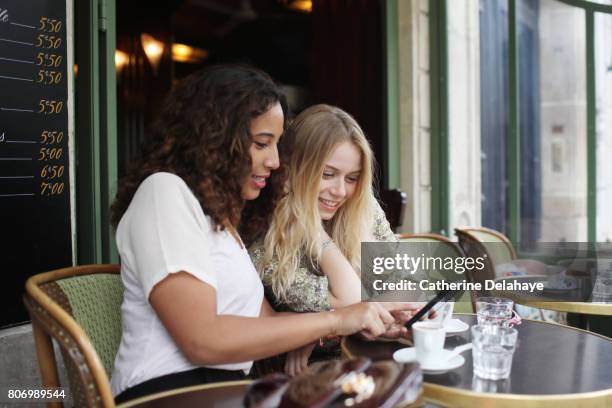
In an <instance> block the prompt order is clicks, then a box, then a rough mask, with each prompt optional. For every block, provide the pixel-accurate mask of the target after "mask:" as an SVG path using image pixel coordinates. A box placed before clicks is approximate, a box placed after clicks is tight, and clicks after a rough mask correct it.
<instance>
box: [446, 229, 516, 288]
mask: <svg viewBox="0 0 612 408" xmlns="http://www.w3.org/2000/svg"><path fill="white" fill-rule="evenodd" d="M455 234H456V235H457V238H458V239H459V244H460V245H461V248H462V249H463V252H465V254H466V255H467V256H469V257H472V258H477V257H484V264H485V267H484V269H483V270H481V271H479V270H477V269H473V270H472V271H471V273H469V274H468V276H469V277H470V279H471V280H472V281H473V282H480V283H482V284H483V286H484V283H485V281H486V280H490V279H495V278H496V273H495V265H500V264H503V263H508V262H510V261H512V260H514V259H516V251H515V249H514V246H513V245H512V243H511V242H510V240H509V239H508V238H507V237H506V236H505V235H504V234H502V233H501V232H499V231H495V230H492V229H490V228H485V227H465V228H455ZM488 294H489V293H488V292H486V291H482V292H481V293H479V294H478V295H479V296H483V295H488Z"/></svg>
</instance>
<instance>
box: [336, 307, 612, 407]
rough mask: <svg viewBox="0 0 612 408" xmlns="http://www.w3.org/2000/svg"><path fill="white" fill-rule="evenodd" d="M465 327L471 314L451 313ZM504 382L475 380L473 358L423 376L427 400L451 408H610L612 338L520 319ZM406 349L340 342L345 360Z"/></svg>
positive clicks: (459, 338) (451, 341) (463, 338)
mask: <svg viewBox="0 0 612 408" xmlns="http://www.w3.org/2000/svg"><path fill="white" fill-rule="evenodd" d="M454 317H455V318H458V319H461V320H462V321H464V322H465V323H467V324H468V325H470V326H471V325H474V324H476V316H475V315H473V314H455V315H454ZM517 329H518V335H519V336H518V345H517V348H516V350H515V352H514V357H513V362H512V371H511V374H510V378H509V379H507V380H499V381H492V380H483V379H480V378H478V377H476V376H474V375H473V368H472V353H471V351H467V352H464V353H463V356H464V357H465V364H463V366H461V367H459V368H456V369H454V370H450V371H448V372H446V373H444V374H439V375H429V374H425V375H424V385H423V391H424V394H423V397H424V399H425V401H427V402H430V403H434V404H439V405H442V406H452V407H474V406H483V407H516V406H519V404H520V406H521V407H527V408H528V407H538V408H544V407H555V408H562V407H580V406H582V407H587V406H588V407H602V408H604V407H612V339H610V338H608V337H604V336H601V335H598V334H594V333H590V332H587V331H584V330H580V329H575V328H573V327H569V326H563V325H559V324H554V323H546V322H539V321H534V320H523V323H522V324H521V325H519V326H517ZM470 337H471V335H470V331H469V330H466V331H464V332H462V333H459V334H455V335H447V338H446V344H445V348H447V349H451V348H454V347H456V346H458V345H461V344H465V343H467V342H469V341H471V339H470ZM403 347H405V345H402V344H400V343H397V342H368V341H365V340H363V339H361V338H359V337H356V336H350V337H346V338H344V339H343V341H342V352H343V354H344V355H345V356H347V357H370V358H372V359H373V360H384V359H391V358H393V353H394V352H395V351H396V350H399V349H400V348H403Z"/></svg>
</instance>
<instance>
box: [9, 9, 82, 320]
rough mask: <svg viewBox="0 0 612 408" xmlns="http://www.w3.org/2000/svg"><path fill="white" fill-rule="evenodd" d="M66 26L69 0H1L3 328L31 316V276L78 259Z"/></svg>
mask: <svg viewBox="0 0 612 408" xmlns="http://www.w3.org/2000/svg"><path fill="white" fill-rule="evenodd" d="M67 28H68V27H67V24H66V3H65V2H61V1H57V0H27V1H24V0H2V1H1V2H0V223H1V224H0V225H2V234H1V235H2V241H1V243H2V246H1V247H0V248H1V249H0V250H1V251H2V255H1V256H2V270H3V276H2V279H3V281H5V282H7V281H8V283H9V285H8V287H7V285H6V284H4V285H2V286H3V289H0V291H2V293H0V296H2V297H4V299H5V300H6V299H7V298H8V300H9V301H10V302H11V303H9V305H11V310H12V309H13V308H14V309H16V310H15V312H14V313H12V315H11V316H5V314H6V313H5V312H4V311H3V313H2V314H3V315H2V316H0V326H3V325H6V324H11V323H16V322H18V321H24V320H27V319H28V318H27V314H25V311H24V308H23V307H22V302H21V296H22V294H23V286H24V284H25V280H26V279H27V278H28V277H29V276H31V275H34V274H36V273H39V272H43V271H47V270H51V269H54V268H59V267H65V266H70V265H71V263H72V234H71V215H70V214H71V212H70V186H69V180H70V178H69V173H70V171H69V163H70V157H69V128H68V124H69V122H68V120H69V117H70V116H71V115H70V116H69V112H68V111H69V104H68V102H69V101H68V96H69V93H68V89H69V87H68V85H69V80H70V78H69V76H68V75H69V73H70V71H71V70H72V67H71V66H68V63H69V61H68V54H67V53H68V51H69V50H71V47H72V45H71V44H67V38H68V36H67ZM5 304H6V303H5ZM5 310H6V309H5ZM9 314H10V313H9Z"/></svg>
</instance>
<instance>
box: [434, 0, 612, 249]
mask: <svg viewBox="0 0 612 408" xmlns="http://www.w3.org/2000/svg"><path fill="white" fill-rule="evenodd" d="M452 3H453V2H444V4H445V6H446V8H447V17H446V18H447V19H448V23H447V25H446V26H447V32H446V39H445V41H447V45H448V54H447V56H448V61H449V62H448V63H447V64H448V65H447V70H446V72H447V77H446V78H444V79H445V80H446V83H447V84H448V85H447V86H448V92H447V95H448V96H447V98H448V100H447V101H446V103H447V104H448V112H449V115H448V117H447V118H446V120H447V124H446V125H447V126H448V136H447V138H448V139H447V140H442V143H445V145H446V146H448V163H449V177H448V183H446V185H442V186H439V188H441V189H446V192H447V194H448V197H449V200H448V214H449V218H448V220H449V221H448V224H447V225H446V226H445V225H438V227H439V228H440V230H444V229H445V228H446V229H448V228H449V227H450V228H452V227H457V226H462V225H466V223H469V224H472V225H477V224H480V225H482V226H485V227H490V228H493V229H496V230H499V231H501V232H503V233H505V234H506V235H508V236H509V237H510V238H511V239H512V241H514V242H515V243H520V247H521V248H522V249H525V248H527V247H528V246H529V243H533V242H565V241H567V242H575V241H591V242H592V241H598V242H610V241H612V216H610V213H609V211H606V209H609V208H610V207H611V206H612V160H610V158H611V157H612V47H611V46H610V38H612V0H599V1H583V0H499V1H488V0H479V1H478V0H477V1H475V2H470V1H468V2H465V3H463V6H464V7H463V8H462V9H460V8H458V7H456V6H454V5H453V4H452ZM470 7H471V8H472V10H471V13H472V14H471V15H470ZM475 16H477V17H475ZM457 21H459V22H460V25H459V26H458V25H457ZM461 24H462V25H461ZM457 27H460V28H457ZM461 27H462V28H461ZM466 44H467V45H466ZM470 44H472V46H475V47H476V49H477V51H478V52H474V54H475V55H478V57H479V59H478V58H477V59H476V61H477V63H476V64H474V63H473V62H472V60H473V59H472V58H471V57H470V56H469V55H470V54H469V51H470ZM462 48H463V50H462V52H457V50H458V49H462ZM457 56H458V57H457ZM457 58H460V59H459V60H458V59H457ZM462 70H463V71H468V72H461V71H462ZM470 70H471V71H472V73H470ZM442 72H444V70H443V71H442ZM474 73H475V74H474ZM473 77H476V78H478V80H477V83H475V84H474V85H473V86H471V85H470V78H473ZM466 84H467V85H466ZM474 95H475V96H474ZM433 103H434V102H433V101H432V104H433ZM442 103H444V101H443V102H442ZM470 104H473V105H476V106H479V108H480V109H479V110H478V112H479V117H478V115H477V117H475V118H474V117H470V113H469V112H470V111H469V109H468V108H467V107H466V106H467V105H470ZM432 106H433V105H432ZM461 115H463V116H461ZM470 121H475V122H476V123H477V126H474V128H475V129H472V128H470V126H469V123H470ZM434 137H440V135H434ZM472 145H473V147H470V146H472ZM470 149H472V150H470ZM478 155H479V157H478ZM469 157H475V158H476V159H475V160H474V161H475V162H477V163H480V164H479V166H476V165H472V166H471V168H465V169H464V170H462V166H464V167H465V164H462V163H464V162H467V161H468V160H467V159H468V158H469ZM432 165H435V164H432ZM459 175H461V177H459ZM466 177H467V179H466ZM470 177H471V178H470ZM474 192H479V193H480V194H479V200H473V201H474V202H473V203H472V204H470V205H466V204H465V203H466V202H467V203H469V199H470V196H471V195H472V196H474V195H475V193H474ZM478 201H479V202H478ZM459 210H461V211H463V213H460V212H459ZM464 214H465V215H464ZM434 224H435V223H434ZM434 227H435V225H434Z"/></svg>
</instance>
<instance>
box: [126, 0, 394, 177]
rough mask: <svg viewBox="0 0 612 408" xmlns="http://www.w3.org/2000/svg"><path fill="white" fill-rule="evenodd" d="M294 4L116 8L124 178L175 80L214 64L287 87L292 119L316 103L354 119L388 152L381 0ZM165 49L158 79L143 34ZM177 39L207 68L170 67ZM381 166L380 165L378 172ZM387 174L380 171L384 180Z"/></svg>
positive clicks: (204, 1)
mask: <svg viewBox="0 0 612 408" xmlns="http://www.w3.org/2000/svg"><path fill="white" fill-rule="evenodd" d="M291 3H293V2H292V1H291V0H182V1H181V0H168V1H165V2H164V1H159V2H155V3H151V2H149V1H144V0H133V1H121V2H117V49H118V50H121V51H123V52H125V53H127V54H128V55H129V56H130V57H129V63H128V64H127V65H126V66H125V67H124V68H123V69H122V70H121V71H120V72H119V73H118V76H117V95H118V132H119V134H118V143H119V146H118V147H119V174H120V176H121V175H122V174H123V173H124V171H125V168H126V165H127V164H128V163H129V162H130V161H131V160H132V159H133V158H134V157H136V156H137V155H138V151H139V145H140V143H141V141H142V139H143V138H144V137H145V135H146V132H147V126H148V125H149V124H150V123H151V119H152V117H153V116H154V114H155V110H156V108H157V107H158V106H159V105H160V101H161V99H162V98H163V96H164V95H165V93H166V92H167V91H168V89H169V88H170V87H171V85H172V82H173V81H174V80H176V79H180V78H182V77H184V76H185V75H188V74H189V73H191V72H193V71H194V70H197V69H199V68H202V67H204V66H206V65H208V64H214V63H222V62H240V63H249V64H252V65H254V66H257V67H259V68H261V69H263V70H264V71H266V72H268V73H269V74H270V75H271V76H272V77H273V78H274V79H275V80H277V81H278V82H279V83H281V84H282V85H284V86H285V89H286V93H287V94H288V96H289V100H290V103H291V109H292V110H293V112H294V113H297V112H299V111H300V110H302V109H303V108H304V107H306V106H309V105H311V104H314V103H321V102H324V103H329V104H333V105H337V106H339V107H341V108H342V109H344V110H346V111H347V112H349V113H350V114H352V115H353V116H354V117H355V119H357V121H358V122H359V124H360V125H361V126H362V128H363V129H364V131H365V133H366V135H367V136H368V138H369V139H370V142H371V144H372V147H373V149H374V152H375V155H376V159H377V161H378V163H381V160H382V157H383V156H382V152H383V129H384V127H383V120H382V118H383V104H382V101H383V87H382V84H383V77H382V72H383V71H382V62H383V38H382V27H383V25H382V15H383V13H382V10H383V6H384V5H383V2H382V1H379V0H360V1H358V0H318V1H317V0H315V1H313V4H312V10H311V11H310V12H303V11H297V10H295V9H293V8H292V7H291V6H292V4H291ZM143 32H144V33H148V34H150V35H151V36H153V37H155V38H156V39H157V40H160V41H163V42H164V44H165V47H164V53H163V56H162V59H161V62H160V65H159V68H158V70H157V72H154V71H153V69H152V67H151V65H150V64H149V62H148V60H147V58H146V55H145V54H144V51H143V49H142V46H141V42H140V34H141V33H143ZM172 42H176V43H181V44H187V45H189V46H193V47H198V48H201V49H204V50H206V51H207V53H208V56H207V58H206V59H205V60H204V61H203V62H201V63H196V64H193V63H180V62H175V61H173V60H172V54H171V51H170V50H171V44H172ZM379 167H382V166H380V165H379ZM382 176H383V174H381V173H380V171H379V177H382Z"/></svg>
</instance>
